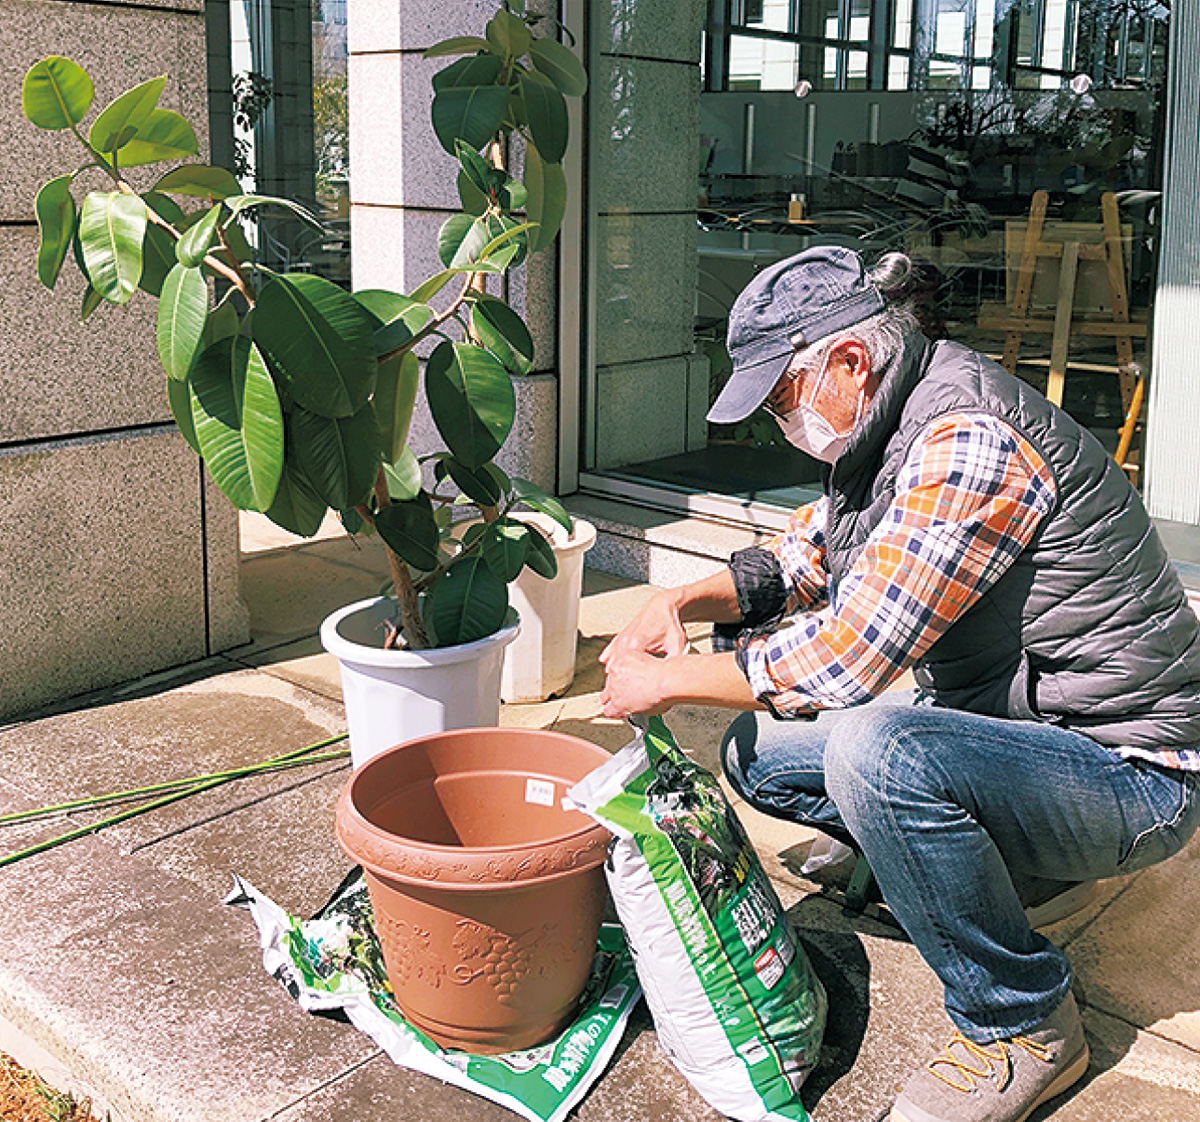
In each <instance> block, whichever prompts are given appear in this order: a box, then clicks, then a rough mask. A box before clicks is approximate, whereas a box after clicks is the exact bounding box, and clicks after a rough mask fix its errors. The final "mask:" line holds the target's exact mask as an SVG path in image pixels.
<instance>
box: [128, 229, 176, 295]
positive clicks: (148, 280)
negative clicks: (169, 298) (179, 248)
mask: <svg viewBox="0 0 1200 1122" xmlns="http://www.w3.org/2000/svg"><path fill="white" fill-rule="evenodd" d="M178 264H179V262H178V260H177V259H176V257H175V240H174V239H173V238H172V237H171V235H170V234H168V233H167V232H166V230H164V229H163V228H162V227H161V226H156V225H155V224H154V223H153V222H148V223H147V224H146V237H145V240H144V241H143V242H142V275H141V276H140V277H139V278H138V288H140V289H141V290H142V291H143V292H148V293H149V294H150V295H151V296H161V295H162V286H163V282H164V281H165V280H166V279H167V276H168V274H169V273H170V272H171V270H172V269H173V268H175V266H176V265H178Z"/></svg>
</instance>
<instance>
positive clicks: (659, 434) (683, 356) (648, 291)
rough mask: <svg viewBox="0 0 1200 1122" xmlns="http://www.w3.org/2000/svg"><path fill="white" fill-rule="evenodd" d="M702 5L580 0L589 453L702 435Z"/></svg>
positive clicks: (690, 444)
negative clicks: (585, 57)
mask: <svg viewBox="0 0 1200 1122" xmlns="http://www.w3.org/2000/svg"><path fill="white" fill-rule="evenodd" d="M704 11H705V5H704V4H701V3H679V2H678V0H592V3H591V36H592V44H593V46H592V58H593V63H592V74H591V94H590V97H591V102H590V111H591V120H592V125H591V143H590V145H589V147H588V176H589V190H590V191H591V193H592V195H591V197H592V199H593V205H592V211H593V215H594V225H593V228H592V229H593V237H594V250H593V260H594V262H595V268H594V277H595V281H594V283H595V289H596V291H595V309H596V312H595V327H594V335H593V340H594V341H593V345H592V356H593V362H594V365H595V370H596V385H595V392H594V395H593V398H592V401H593V416H592V417H591V418H590V419H589V420H590V425H591V428H592V434H593V439H594V440H595V452H594V466H595V467H597V468H606V467H616V466H618V465H620V464H625V463H630V462H636V461H638V460H648V459H655V458H658V457H661V456H668V455H671V454H673V453H676V452H683V451H687V450H690V449H693V448H700V447H704V445H705V443H706V441H707V436H706V432H707V430H706V427H705V423H704V413H705V410H706V409H707V408H708V363H707V360H705V359H703V358H701V357H699V356H696V355H694V354H693V352H692V320H693V315H694V308H695V293H696V182H697V170H698V166H699V165H698V161H699V153H700V70H699V65H698V60H699V56H700V28H701V25H702V22H703V19H704Z"/></svg>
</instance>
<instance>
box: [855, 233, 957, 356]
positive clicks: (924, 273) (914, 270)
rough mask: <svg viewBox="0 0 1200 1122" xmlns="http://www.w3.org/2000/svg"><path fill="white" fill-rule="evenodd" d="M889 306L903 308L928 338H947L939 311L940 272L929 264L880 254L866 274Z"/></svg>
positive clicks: (896, 254)
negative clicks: (915, 320)
mask: <svg viewBox="0 0 1200 1122" xmlns="http://www.w3.org/2000/svg"><path fill="white" fill-rule="evenodd" d="M867 275H868V276H869V277H870V280H871V283H872V284H873V285H874V286H875V287H876V288H877V289H879V291H880V294H881V295H882V296H883V298H884V300H886V301H887V303H888V305H889V306H897V305H899V306H902V307H905V308H906V309H907V310H909V311H911V312H912V313H913V315H915V316H916V317H917V322H918V323H919V324H920V325H921V331H922V332H923V333H924V334H925V335H927V336H928V337H929V338H930V339H942V338H945V335H946V323H945V320H944V319H943V318H942V315H941V313H940V311H939V310H938V301H939V297H940V296H941V295H942V293H943V290H944V288H945V283H946V282H945V278H944V277H943V276H942V272H941V270H940V269H939V268H938V267H937V266H936V265H934V264H933V262H931V261H922V260H919V259H917V258H913V257H909V256H908V254H907V253H900V252H899V251H897V250H891V251H889V252H887V253H885V254H883V255H882V256H881V257H880V258H879V260H878V261H876V262H875V264H874V265H873V266H872V267H871V269H870V270H869V272H868V274H867Z"/></svg>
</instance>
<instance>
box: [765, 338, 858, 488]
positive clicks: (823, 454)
mask: <svg viewBox="0 0 1200 1122" xmlns="http://www.w3.org/2000/svg"><path fill="white" fill-rule="evenodd" d="M828 367H829V358H828V356H826V359H825V364H824V365H823V366H822V367H821V373H820V376H819V377H818V378H817V386H818V388H819V387H820V384H821V381H822V380H823V379H824V377H825V373H826V371H827V369H828ZM815 395H816V391H814V396H815ZM865 397H866V392H865V389H864V390H863V391H862V392H860V393H859V395H858V403H857V404H856V406H855V409H854V420H853V421H852V422H851V424H850V428H849V429H848V430H847V431H846V432H844V433H840V432H838V431H837V429H835V428H834V427H833V425H832V424H830V422H829V420H828V419H827V418H826V417H825V415H824V414H823V413H818V412H817V410H816V409H815V408H813V406H811V405H809V404H808V403H807V402H805V401H801V402H800V403H799V404H798V405H797V406H796V408H795V409H793V410H792V411H791V412H790V413H786V414H784V416H782V417H777V418H776V421H777V422H778V424H779V428H780V429H781V430H782V432H783V439H784V440H786V441H787V442H788V443H789V444H790V445H791V446H792V447H793V448H799V449H800V451H801V452H807V453H808V454H809V455H810V456H812V458H813V459H814V460H821V461H822V462H823V463H827V464H832V463H833V462H834V461H835V460H836V459H837V458H838V457H839V456H840V455H841V454H842V452H843V451H844V450H845V447H846V445H847V444H848V443H849V441H850V437H851V436H852V435H853V433H854V428H855V426H856V425H857V424H858V422H859V420H860V419H861V418H862V413H863V403H864V399H865Z"/></svg>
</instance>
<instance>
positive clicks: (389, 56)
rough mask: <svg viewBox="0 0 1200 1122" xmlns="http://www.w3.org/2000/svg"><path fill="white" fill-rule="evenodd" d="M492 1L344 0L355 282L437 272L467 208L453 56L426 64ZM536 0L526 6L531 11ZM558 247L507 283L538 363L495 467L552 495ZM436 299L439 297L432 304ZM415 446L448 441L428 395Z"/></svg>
mask: <svg viewBox="0 0 1200 1122" xmlns="http://www.w3.org/2000/svg"><path fill="white" fill-rule="evenodd" d="M498 6H499V5H498V4H497V3H495V2H494V0H449V2H447V0H403V2H400V0H354V2H353V3H352V4H350V5H349V37H348V45H349V52H350V229H351V238H350V244H351V253H352V266H351V267H352V277H353V284H354V287H355V289H363V288H386V289H391V290H392V291H396V292H410V291H412V289H414V288H415V287H417V285H419V284H420V283H421V282H422V281H423V280H425V279H426V278H428V277H429V276H431V275H432V274H433V273H435V272H438V271H439V270H440V269H441V268H442V265H441V262H440V261H439V260H438V255H437V235H438V231H439V230H440V229H441V226H442V224H443V223H444V222H445V221H446V219H447V218H449V217H450V215H452V214H455V213H457V212H458V211H459V210H460V209H461V208H460V204H459V199H458V192H457V190H456V189H455V177H456V173H457V167H458V164H457V161H456V160H454V159H453V158H452V157H451V156H449V155H448V154H447V153H446V152H445V151H444V150H443V148H442V146H441V145H440V144H439V143H438V140H437V137H436V136H435V135H434V131H433V124H432V122H431V120H430V116H429V106H430V102H431V100H432V86H431V80H432V78H433V75H434V74H435V73H436V72H437V71H438V70H440V69H441V68H442V67H444V66H446V65H447V64H448V63H449V62H452V61H453V60H452V59H446V58H438V59H424V58H422V57H421V55H422V53H423V52H424V51H425V49H426V48H427V47H429V46H431V45H432V44H434V43H436V42H439V41H441V40H442V39H447V38H449V37H451V36H453V35H482V34H483V29H484V27H485V25H486V24H487V21H488V19H490V18H491V16H492V14H493V13H494V12H495V11H496V9H497V7H498ZM534 7H535V5H533V4H531V5H530V8H531V9H533V8H534ZM556 253H557V250H556V248H551V249H549V250H546V251H545V252H542V253H538V254H535V255H534V256H533V257H531V258H530V259H529V260H528V261H527V262H526V264H525V265H524V266H523V267H522V268H520V269H518V270H516V271H515V272H514V274H513V275H511V276H510V277H509V278H507V279H506V281H505V282H504V288H503V291H500V290H499V289H498V288H497V286H496V281H494V280H492V281H490V282H489V283H490V287H491V290H492V292H493V293H494V294H495V295H498V296H502V297H503V298H504V299H506V300H507V301H508V302H509V303H510V304H511V305H512V306H513V307H514V308H515V309H516V310H517V311H518V312H520V313H521V314H522V315H523V316H524V318H525V321H526V323H527V324H528V326H529V328H530V333H531V334H532V336H533V341H534V347H535V359H534V369H533V372H532V373H531V374H529V375H525V376H523V377H518V378H515V379H514V387H515V389H516V395H517V419H516V423H515V425H514V426H513V432H512V435H511V436H510V437H509V439H508V442H507V443H506V444H505V446H504V448H503V449H502V451H501V452H500V454H499V456H498V457H497V459H496V462H497V463H498V464H499V465H500V467H502V468H503V469H504V470H505V471H507V472H508V473H509V474H510V475H517V476H520V477H522V478H525V479H529V480H532V481H533V482H534V483H536V484H537V485H538V486H539V487H542V488H544V489H546V490H549V491H554V490H556V485H557V480H556V478H555V476H556V468H557V462H558V448H557V434H558V379H557V359H558V324H557V316H556V314H555V308H556V305H557V271H556V265H555V259H556ZM434 303H435V304H436V303H437V300H436V299H435V301H434ZM410 441H411V443H412V446H413V448H414V450H415V451H416V452H417V454H418V455H421V454H424V453H425V452H428V451H433V450H434V449H436V448H440V447H442V446H443V442H442V440H441V438H440V436H439V435H438V433H437V431H436V429H435V428H434V426H433V421H432V418H431V417H430V415H429V412H428V410H427V408H425V406H424V403H423V402H419V403H418V408H417V412H416V414H415V416H414V418H413V425H412V430H411V434H410Z"/></svg>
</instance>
